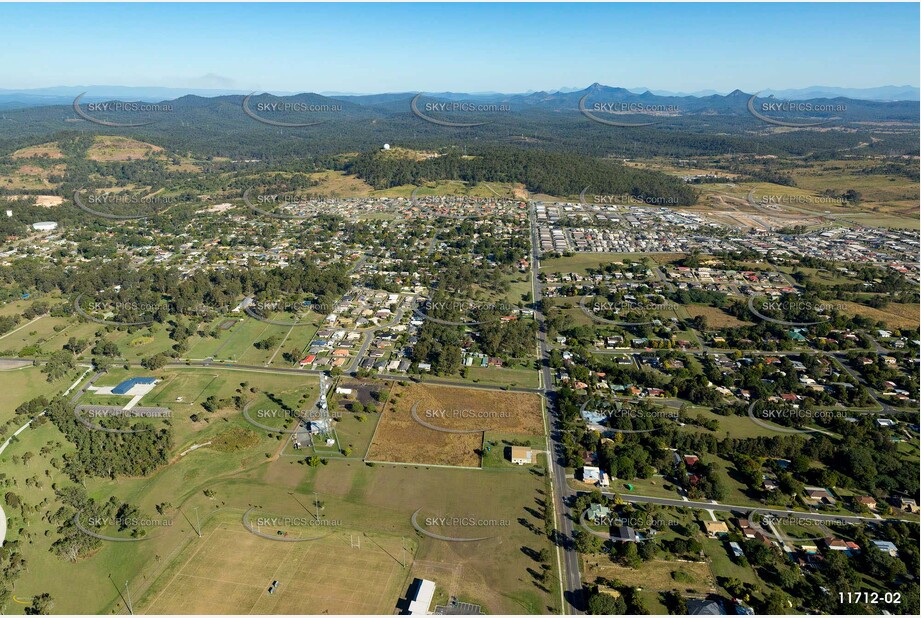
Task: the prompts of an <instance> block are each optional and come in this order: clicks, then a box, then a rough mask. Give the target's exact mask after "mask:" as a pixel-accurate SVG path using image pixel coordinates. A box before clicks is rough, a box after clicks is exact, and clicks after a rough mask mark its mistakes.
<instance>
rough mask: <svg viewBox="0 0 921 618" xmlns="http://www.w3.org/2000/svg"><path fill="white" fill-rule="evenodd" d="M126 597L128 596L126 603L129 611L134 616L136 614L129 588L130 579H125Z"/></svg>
mask: <svg viewBox="0 0 921 618" xmlns="http://www.w3.org/2000/svg"><path fill="white" fill-rule="evenodd" d="M125 597H127V601H126V605H128V613H130V614H131V615H132V616H133V615H134V608H133V607H131V589H130V588H128V580H127V579H126V580H125Z"/></svg>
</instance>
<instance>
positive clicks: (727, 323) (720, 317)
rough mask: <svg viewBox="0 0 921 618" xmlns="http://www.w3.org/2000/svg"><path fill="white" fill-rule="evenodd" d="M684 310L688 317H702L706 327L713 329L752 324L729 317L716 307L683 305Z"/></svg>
mask: <svg viewBox="0 0 921 618" xmlns="http://www.w3.org/2000/svg"><path fill="white" fill-rule="evenodd" d="M684 310H685V311H687V312H688V315H689V316H691V317H692V318H693V317H697V316H699V315H702V316H703V317H704V318H706V320H707V326H712V327H714V328H735V327H737V326H748V325H750V324H752V323H753V322H748V321H743V320H740V319H739V318H737V317H735V316H734V315H729V314H728V313H726V312H725V311H723V310H722V309H719V308H718V307H702V306H700V305H685V306H684Z"/></svg>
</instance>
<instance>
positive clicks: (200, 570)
mask: <svg viewBox="0 0 921 618" xmlns="http://www.w3.org/2000/svg"><path fill="white" fill-rule="evenodd" d="M382 541H383V542H384V543H386V544H387V545H393V547H388V548H386V549H382V548H381V547H379V544H380V543H381V542H382ZM399 543H400V540H399V539H383V540H381V539H378V540H377V542H376V543H375V542H370V541H368V540H366V539H363V542H362V543H361V548H360V549H358V548H354V547H352V546H351V542H350V539H349V536H348V535H347V534H334V535H330V536H329V537H326V538H323V539H321V540H318V541H310V542H304V543H282V542H276V541H271V540H268V539H263V538H260V537H257V536H255V535H252V534H249V533H248V532H246V531H245V530H244V529H243V527H242V526H240V527H239V529H237V528H235V527H233V526H232V525H231V524H224V525H221V526H220V527H219V528H217V529H215V530H214V531H212V533H211V534H210V535H207V536H206V537H205V539H204V540H203V541H201V542H200V543H193V549H192V550H191V552H190V553H189V554H188V555H183V556H182V557H180V560H184V562H182V563H181V565H180V566H178V568H177V570H176V571H175V572H174V573H172V574H170V575H167V577H169V578H170V579H169V581H167V582H166V583H165V586H164V588H163V589H162V590H160V591H159V593H158V594H157V595H156V597H154V598H153V600H152V601H151V602H150V604H149V606H148V607H145V608H143V613H147V614H353V615H355V614H358V615H360V614H391V613H393V610H394V609H395V608H396V602H397V599H398V598H399V596H400V594H401V593H402V591H403V588H404V587H405V584H406V579H407V575H408V571H407V570H405V569H403V567H401V565H400V564H399V562H398V561H397V560H396V559H395V558H394V556H396V555H400V553H399V551H398V550H399ZM196 545H197V547H196ZM408 555H409V556H411V554H408ZM274 580H278V581H279V582H280V584H279V586H278V587H277V588H276V590H275V592H274V594H271V595H270V594H269V593H268V588H269V586H270V585H271V583H272V581H274ZM356 582H361V584H360V585H356Z"/></svg>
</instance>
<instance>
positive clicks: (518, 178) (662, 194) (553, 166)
mask: <svg viewBox="0 0 921 618" xmlns="http://www.w3.org/2000/svg"><path fill="white" fill-rule="evenodd" d="M474 154H475V156H473V157H465V156H464V154H463V153H461V152H459V151H451V152H448V153H447V154H445V155H443V156H440V157H432V158H427V159H422V160H416V159H414V158H410V157H394V156H384V155H382V154H381V153H379V152H374V151H372V152H365V153H362V154H361V155H359V156H358V157H356V158H354V159H352V160H351V161H348V162H347V163H345V164H344V166H343V168H344V170H345V171H347V172H348V173H351V174H356V175H357V176H359V177H361V178H363V179H364V180H365V181H366V182H368V183H369V184H371V185H372V186H374V187H375V188H376V189H386V188H390V187H395V186H399V185H407V184H414V185H420V184H424V183H425V182H428V181H432V180H463V181H466V182H484V181H485V182H507V183H523V184H524V185H525V186H526V187H527V188H528V190H530V191H533V192H535V193H546V194H549V195H576V194H578V193H579V192H581V191H582V190H583V189H585V188H586V187H591V188H592V191H594V192H596V193H605V194H630V195H634V196H637V197H640V198H644V197H645V198H649V197H654V198H657V199H663V200H669V201H667V202H664V203H670V204H678V205H682V206H688V205H691V204H693V203H694V202H696V201H697V195H696V192H695V191H694V190H693V189H691V188H690V187H689V186H687V185H686V184H685V183H684V182H682V181H680V180H678V179H676V178H672V177H670V176H667V175H665V174H661V173H657V172H649V171H643V170H637V169H634V168H628V167H626V166H623V165H620V164H615V163H612V162H607V161H600V160H598V159H594V158H590V157H585V156H581V155H574V154H559V153H553V152H543V151H539V150H521V149H516V148H511V147H498V146H492V147H488V148H482V149H479V150H478V151H477V152H476V153H474Z"/></svg>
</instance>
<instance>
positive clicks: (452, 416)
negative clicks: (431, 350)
mask: <svg viewBox="0 0 921 618" xmlns="http://www.w3.org/2000/svg"><path fill="white" fill-rule="evenodd" d="M413 407H415V408H416V413H415V416H416V418H418V419H421V420H422V421H423V423H425V424H428V425H434V426H437V427H438V428H443V429H447V430H454V431H457V430H464V431H471V432H472V433H450V432H445V431H438V430H436V429H430V428H429V427H427V426H426V425H425V424H423V423H420V422H418V421H417V420H416V419H414V418H413V413H412V410H413ZM484 431H496V432H501V433H503V434H513V435H525V436H532V435H542V434H543V433H544V426H543V419H542V418H541V404H540V398H539V397H537V396H536V395H527V394H521V393H502V392H496V391H483V390H477V389H465V388H456V387H449V386H434V385H431V384H411V385H408V386H405V387H397V388H395V389H394V393H393V396H392V398H391V400H390V402H389V404H388V405H387V408H386V410H385V411H384V414H383V416H382V417H381V420H380V423H379V424H378V427H377V432H376V433H375V435H374V439H373V440H372V442H371V448H370V449H369V451H368V459H370V460H372V461H390V462H405V463H429V464H438V465H452V466H478V465H479V464H480V455H479V453H478V452H477V451H478V449H480V447H481V446H482V444H483V432H484Z"/></svg>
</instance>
